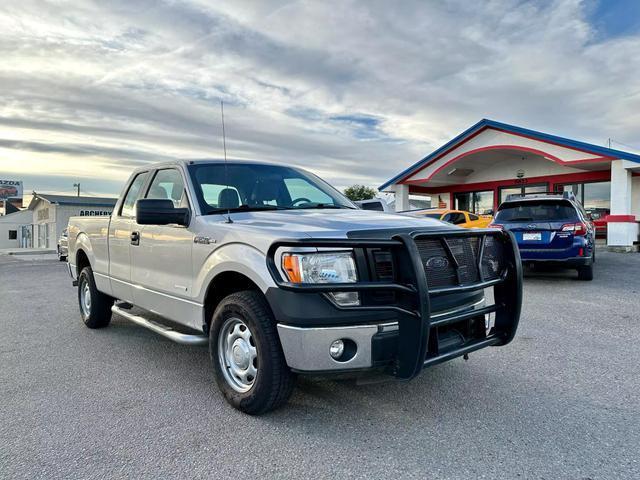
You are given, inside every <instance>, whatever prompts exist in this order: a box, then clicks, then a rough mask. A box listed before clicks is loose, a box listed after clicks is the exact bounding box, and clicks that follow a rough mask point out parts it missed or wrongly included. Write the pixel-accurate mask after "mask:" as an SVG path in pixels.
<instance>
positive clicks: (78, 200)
mask: <svg viewBox="0 0 640 480" xmlns="http://www.w3.org/2000/svg"><path fill="white" fill-rule="evenodd" d="M116 201H117V198H110V197H78V196H71V195H49V194H42V193H36V192H34V193H33V197H32V199H31V203H29V208H28V212H29V213H30V214H31V215H30V218H29V221H28V222H27V223H25V224H24V225H22V227H21V232H20V233H19V235H20V237H21V238H22V239H23V240H22V244H21V245H20V246H21V247H26V248H49V249H53V248H56V245H57V239H58V237H59V236H60V234H61V233H62V231H63V230H64V229H65V228H67V225H68V223H69V217H74V216H91V217H93V216H104V215H111V212H112V211H113V207H114V206H115V204H116ZM25 239H27V240H28V241H25Z"/></svg>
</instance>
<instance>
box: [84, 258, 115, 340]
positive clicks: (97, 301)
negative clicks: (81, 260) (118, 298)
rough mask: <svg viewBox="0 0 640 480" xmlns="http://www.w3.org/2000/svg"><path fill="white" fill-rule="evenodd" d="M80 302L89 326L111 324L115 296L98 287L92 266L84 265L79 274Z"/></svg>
mask: <svg viewBox="0 0 640 480" xmlns="http://www.w3.org/2000/svg"><path fill="white" fill-rule="evenodd" d="M78 304H79V306H80V315H81V316H82V321H83V322H84V324H85V325H86V326H87V327H89V328H104V327H106V326H107V325H109V322H110V321H111V306H112V305H113V298H111V297H110V296H108V295H105V294H104V293H102V292H100V291H99V290H98V289H97V288H96V282H95V280H94V278H93V271H92V270H91V267H84V268H83V269H82V271H81V272H80V275H78Z"/></svg>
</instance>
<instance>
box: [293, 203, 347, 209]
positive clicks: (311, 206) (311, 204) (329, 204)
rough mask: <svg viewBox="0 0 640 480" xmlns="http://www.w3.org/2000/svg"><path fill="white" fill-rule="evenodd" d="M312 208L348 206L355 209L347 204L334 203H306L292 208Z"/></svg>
mask: <svg viewBox="0 0 640 480" xmlns="http://www.w3.org/2000/svg"><path fill="white" fill-rule="evenodd" d="M311 208H335V209H341V208H347V209H349V210H355V209H354V208H352V207H348V206H346V205H336V204H334V203H307V204H306V205H304V206H301V207H292V210H305V209H311Z"/></svg>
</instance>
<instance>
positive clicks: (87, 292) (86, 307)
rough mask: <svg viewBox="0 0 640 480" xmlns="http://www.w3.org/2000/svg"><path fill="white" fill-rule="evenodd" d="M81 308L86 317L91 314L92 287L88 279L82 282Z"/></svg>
mask: <svg viewBox="0 0 640 480" xmlns="http://www.w3.org/2000/svg"><path fill="white" fill-rule="evenodd" d="M80 308H81V309H82V313H83V314H84V316H85V317H88V316H89V315H91V288H89V282H88V281H87V280H83V281H82V283H81V284H80Z"/></svg>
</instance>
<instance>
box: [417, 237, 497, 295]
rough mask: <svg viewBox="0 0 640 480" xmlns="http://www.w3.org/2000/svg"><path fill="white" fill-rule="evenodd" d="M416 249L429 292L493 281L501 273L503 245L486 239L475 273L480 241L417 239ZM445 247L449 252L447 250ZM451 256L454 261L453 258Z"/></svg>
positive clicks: (476, 239) (453, 238) (456, 238)
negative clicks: (436, 289) (429, 288)
mask: <svg viewBox="0 0 640 480" xmlns="http://www.w3.org/2000/svg"><path fill="white" fill-rule="evenodd" d="M416 245H417V247H418V251H419V252H420V258H421V259H422V264H423V265H424V268H425V272H426V274H427V281H428V283H429V287H431V288H442V287H453V286H456V285H468V284H472V283H478V282H480V281H481V280H485V281H487V280H495V279H497V278H499V277H500V274H501V273H502V271H503V270H504V251H503V245H502V243H501V242H500V241H499V240H497V239H496V238H494V237H492V236H487V237H486V239H485V245H484V254H483V256H482V262H481V263H480V268H481V269H482V276H483V277H484V278H483V279H481V277H480V271H479V269H478V260H479V259H478V257H479V255H480V237H479V236H476V237H449V238H420V237H417V238H416ZM447 247H448V248H447ZM452 256H453V258H452Z"/></svg>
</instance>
